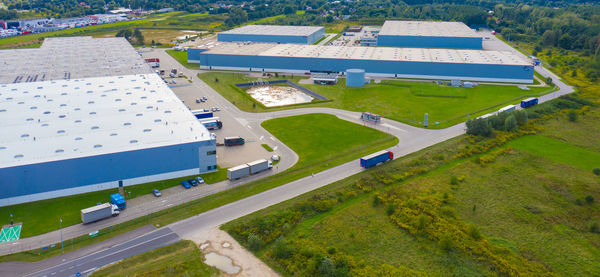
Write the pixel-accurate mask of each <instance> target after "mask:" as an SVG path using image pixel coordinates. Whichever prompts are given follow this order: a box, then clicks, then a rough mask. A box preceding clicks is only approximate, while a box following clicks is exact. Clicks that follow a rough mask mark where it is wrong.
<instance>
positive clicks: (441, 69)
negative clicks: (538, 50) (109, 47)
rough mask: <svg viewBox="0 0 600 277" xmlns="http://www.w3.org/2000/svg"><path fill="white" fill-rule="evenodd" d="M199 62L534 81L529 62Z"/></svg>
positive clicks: (211, 58)
mask: <svg viewBox="0 0 600 277" xmlns="http://www.w3.org/2000/svg"><path fill="white" fill-rule="evenodd" d="M190 50H191V49H190ZM189 55H192V56H195V55H198V56H199V61H200V65H201V66H203V67H206V68H208V69H212V68H211V67H232V68H233V67H235V68H238V69H240V70H252V71H260V70H262V69H266V71H269V70H279V69H283V70H300V71H333V72H344V71H346V70H347V69H351V68H361V69H364V70H365V71H366V73H368V74H385V75H390V76H394V75H397V76H400V77H403V76H406V75H410V76H418V75H422V76H434V77H433V78H443V77H448V78H460V79H462V80H495V81H503V80H504V79H506V80H505V81H512V80H514V81H519V82H532V81H533V67H532V66H529V65H501V64H463V63H432V62H408V61H374V60H354V59H325V58H298V57H269V56H244V55H219V54H210V53H208V54H202V53H196V54H192V53H189Z"/></svg>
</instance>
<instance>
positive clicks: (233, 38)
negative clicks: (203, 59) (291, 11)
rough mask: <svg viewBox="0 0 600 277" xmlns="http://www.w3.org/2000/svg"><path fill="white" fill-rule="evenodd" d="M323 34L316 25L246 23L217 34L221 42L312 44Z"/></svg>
mask: <svg viewBox="0 0 600 277" xmlns="http://www.w3.org/2000/svg"><path fill="white" fill-rule="evenodd" d="M324 36H325V28H323V27H318V26H280V25H246V26H243V27H239V28H235V29H232V30H229V31H225V32H221V33H219V34H217V38H218V40H219V41H223V42H266V43H296V44H313V43H315V42H317V41H318V40H319V39H321V38H322V37H324Z"/></svg>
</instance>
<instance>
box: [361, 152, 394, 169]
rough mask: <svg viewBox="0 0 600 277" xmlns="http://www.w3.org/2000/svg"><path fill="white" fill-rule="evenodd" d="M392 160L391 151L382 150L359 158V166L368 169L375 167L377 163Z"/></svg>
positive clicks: (392, 154)
mask: <svg viewBox="0 0 600 277" xmlns="http://www.w3.org/2000/svg"><path fill="white" fill-rule="evenodd" d="M393 159H394V153H392V151H387V150H382V151H379V152H377V153H373V154H371V155H368V156H364V157H362V158H360V166H361V167H364V168H369V167H373V166H376V165H377V164H379V163H383V162H387V161H391V160H393Z"/></svg>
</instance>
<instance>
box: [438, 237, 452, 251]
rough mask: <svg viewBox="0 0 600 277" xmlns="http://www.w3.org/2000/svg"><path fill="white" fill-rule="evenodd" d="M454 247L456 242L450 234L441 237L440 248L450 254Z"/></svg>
mask: <svg viewBox="0 0 600 277" xmlns="http://www.w3.org/2000/svg"><path fill="white" fill-rule="evenodd" d="M453 247H454V242H453V241H452V238H451V237H450V236H449V235H448V234H443V235H442V236H441V237H440V248H441V249H442V250H443V251H445V252H450V251H451V250H452V248H453Z"/></svg>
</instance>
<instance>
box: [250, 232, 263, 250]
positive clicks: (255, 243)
mask: <svg viewBox="0 0 600 277" xmlns="http://www.w3.org/2000/svg"><path fill="white" fill-rule="evenodd" d="M262 247H263V241H262V239H261V238H260V237H259V236H258V235H256V234H254V233H250V234H248V249H250V251H258V250H260V249H261V248H262Z"/></svg>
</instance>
